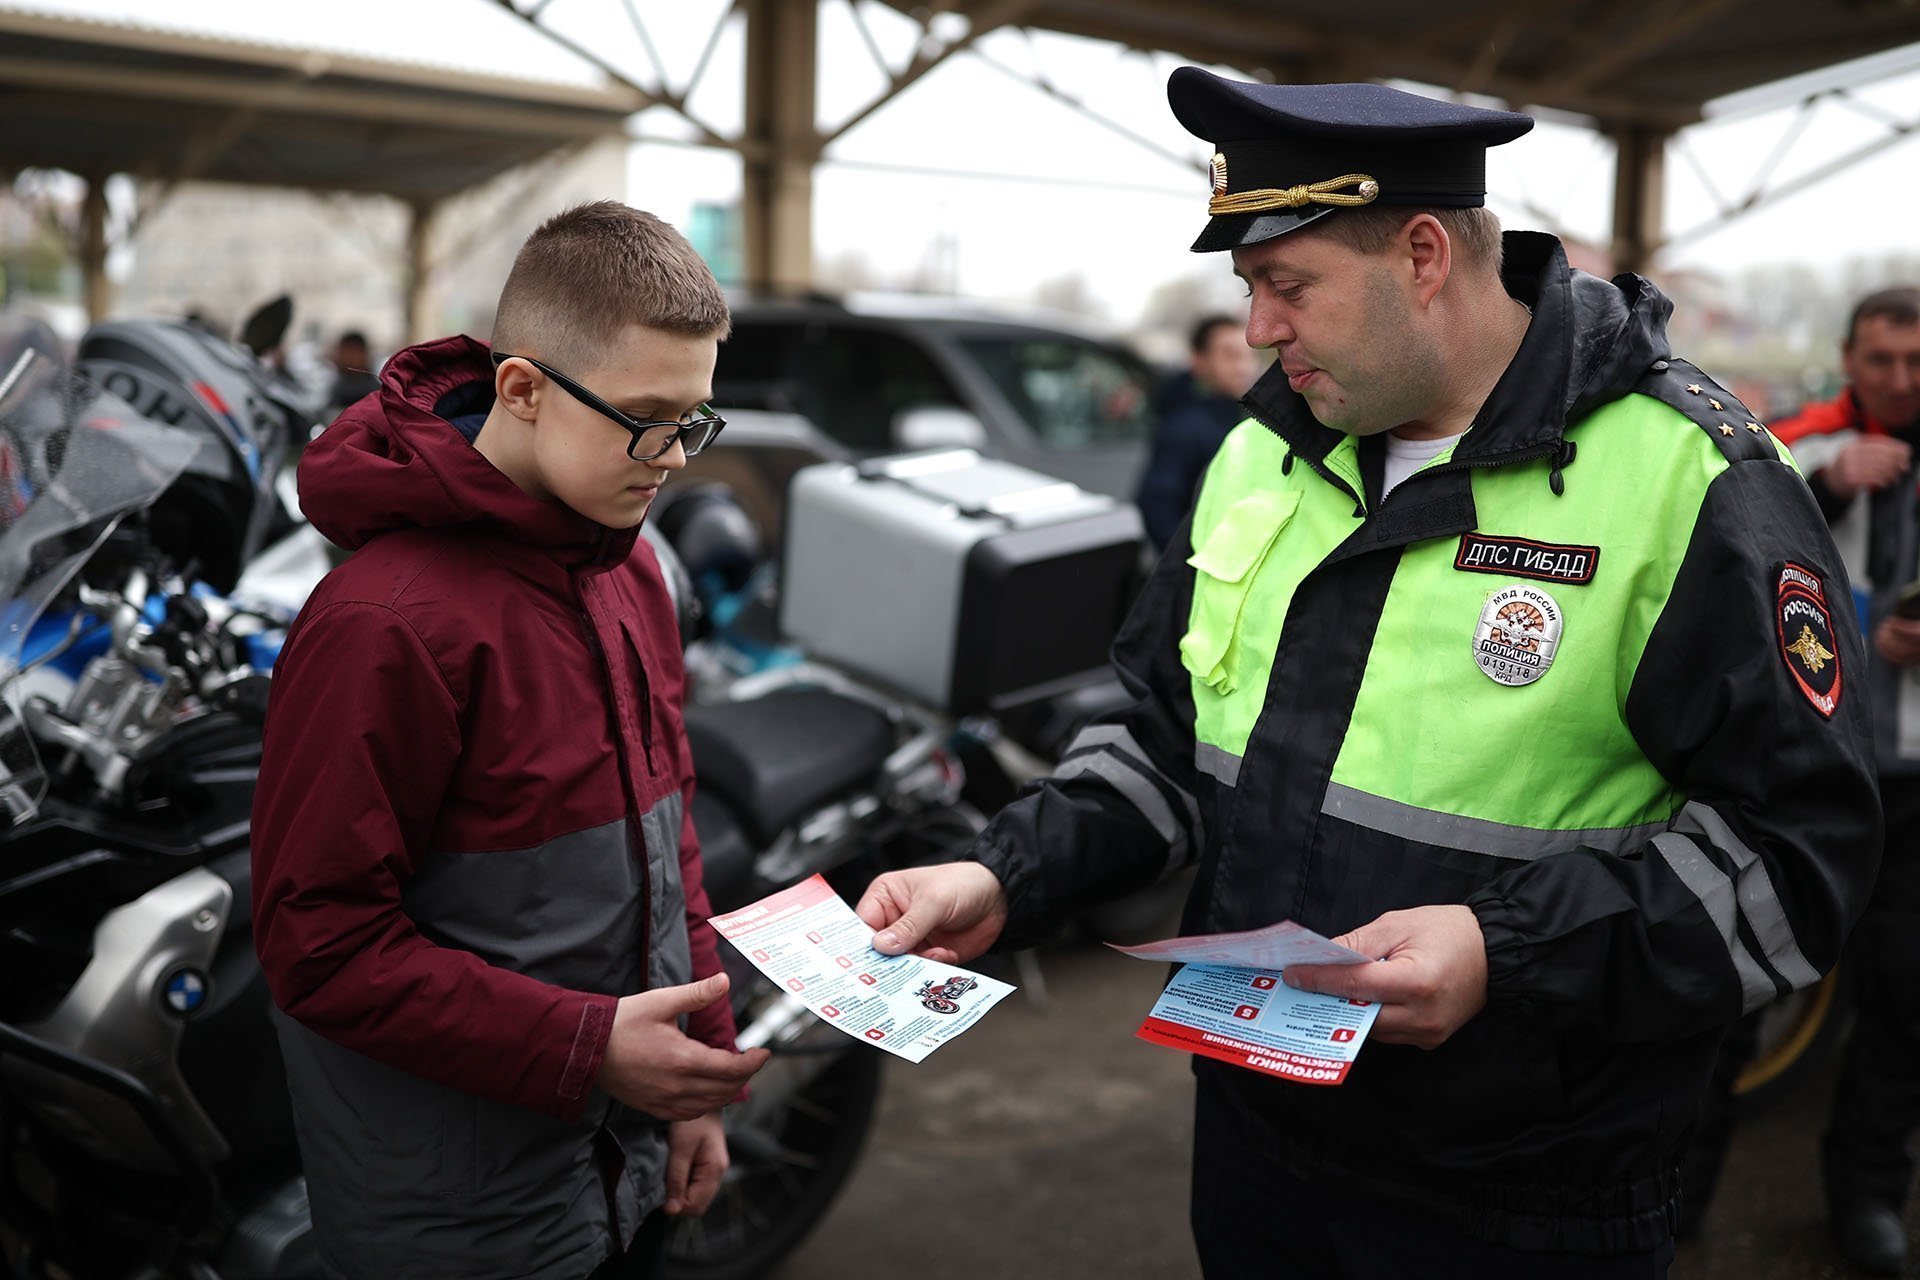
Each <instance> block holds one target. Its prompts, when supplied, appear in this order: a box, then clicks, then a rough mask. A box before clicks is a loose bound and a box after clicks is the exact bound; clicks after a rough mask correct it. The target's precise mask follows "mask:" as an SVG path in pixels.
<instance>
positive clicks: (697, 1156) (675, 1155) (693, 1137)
mask: <svg viewBox="0 0 1920 1280" xmlns="http://www.w3.org/2000/svg"><path fill="white" fill-rule="evenodd" d="M726 1171H727V1131H726V1126H725V1125H723V1124H721V1123H720V1117H719V1116H718V1115H709V1116H701V1117H700V1118H699V1119H698V1120H680V1121H676V1122H675V1123H673V1124H670V1125H668V1126H667V1202H666V1204H665V1205H663V1206H661V1207H662V1208H664V1209H665V1210H666V1211H667V1212H668V1213H669V1214H672V1215H673V1216H675V1217H681V1216H685V1217H689V1218H697V1217H699V1216H700V1215H701V1214H703V1213H705V1212H706V1211H707V1206H708V1205H710V1204H712V1203H713V1197H714V1193H715V1192H717V1191H719V1190H720V1176H721V1175H722V1174H724V1173H725V1172H726Z"/></svg>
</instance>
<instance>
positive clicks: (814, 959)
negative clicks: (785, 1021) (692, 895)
mask: <svg viewBox="0 0 1920 1280" xmlns="http://www.w3.org/2000/svg"><path fill="white" fill-rule="evenodd" d="M708 923H709V924H711V925H712V926H713V927H714V929H715V930H717V931H718V932H719V934H720V936H721V937H723V938H725V939H726V940H727V941H728V942H730V943H732V944H733V945H734V946H735V947H737V948H738V949H739V951H740V953H741V954H742V955H744V956H746V957H747V959H749V960H751V961H752V962H753V964H754V967H756V968H757V969H759V970H760V972H762V973H764V974H766V975H767V977H768V979H770V980H771V981H772V982H774V983H775V984H776V985H778V986H780V987H782V988H784V989H785V990H787V991H788V992H791V993H792V998H794V999H796V1000H798V1001H800V1002H802V1003H803V1004H805V1005H806V1007H807V1008H809V1009H811V1010H812V1011H813V1012H814V1014H815V1015H816V1016H818V1017H819V1018H821V1019H822V1020H823V1021H825V1022H826V1023H827V1024H828V1025H830V1026H834V1027H837V1028H839V1029H840V1030H841V1031H844V1032H845V1033H846V1034H848V1035H850V1036H853V1037H854V1038H856V1039H860V1040H865V1041H867V1042H868V1043H869V1044H872V1045H876V1046H878V1047H879V1048H881V1049H884V1050H886V1051H887V1052H888V1053H891V1054H893V1055H895V1056H896V1057H900V1058H905V1059H906V1060H907V1061H908V1062H920V1061H923V1060H924V1059H925V1058H926V1056H927V1055H928V1054H930V1053H932V1052H933V1051H934V1050H935V1049H938V1048H939V1047H940V1046H941V1045H943V1044H945V1043H947V1041H949V1040H951V1039H953V1038H954V1037H955V1036H958V1035H959V1034H961V1033H962V1032H963V1031H966V1030H967V1029H968V1028H969V1027H971V1026H973V1025H974V1024H975V1023H977V1022H978V1021H979V1020H980V1019H981V1018H982V1017H984V1016H985V1015H986V1012H987V1010H989V1009H991V1008H993V1006H994V1005H996V1004H998V1003H999V1002H1000V1001H1001V1000H1002V999H1004V998H1005V997H1006V996H1008V995H1010V994H1011V993H1012V992H1013V991H1014V990H1015V988H1014V987H1013V986H1011V985H1010V984H1008V983H1005V982H1001V981H999V980H997V979H994V978H989V977H987V976H986V975H985V974H979V973H973V972H971V971H969V970H966V969H962V968H960V967H958V966H957V965H950V964H935V963H934V962H933V961H931V960H927V959H924V958H922V957H920V956H885V955H881V954H880V953H879V952H878V951H875V950H874V949H873V946H872V943H871V941H870V940H871V938H872V937H873V930H872V929H871V928H869V927H868V926H867V925H866V924H865V923H864V922H863V921H862V920H861V919H860V917H859V916H857V915H855V914H854V913H853V909H852V908H851V907H849V906H848V905H847V904H846V903H845V902H843V901H842V900H841V899H840V897H839V895H837V894H835V893H834V891H833V889H832V887H831V886H830V885H828V884H827V882H826V879H825V878H824V877H823V876H819V875H815V876H813V877H812V878H810V879H807V880H803V881H801V882H800V883H799V884H796V885H793V886H792V887H790V888H787V889H782V890H781V891H780V892H778V893H775V894H772V895H770V896H768V897H765V898H762V899H760V901H758V902H755V903H753V904H751V905H749V906H745V907H742V908H740V909H739V910H738V911H731V912H728V913H726V914H724V915H717V916H714V917H713V918H712V919H711V920H709V921H708Z"/></svg>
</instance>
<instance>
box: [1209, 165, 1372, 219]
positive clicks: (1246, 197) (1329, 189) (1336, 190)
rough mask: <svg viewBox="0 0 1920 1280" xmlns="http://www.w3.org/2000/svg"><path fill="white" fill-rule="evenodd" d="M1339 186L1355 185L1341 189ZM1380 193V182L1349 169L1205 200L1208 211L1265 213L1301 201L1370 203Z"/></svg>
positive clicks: (1295, 205)
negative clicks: (1340, 173) (1316, 179)
mask: <svg viewBox="0 0 1920 1280" xmlns="http://www.w3.org/2000/svg"><path fill="white" fill-rule="evenodd" d="M1342 187H1357V188H1358V189H1357V190H1354V191H1343V190H1341V188H1342ZM1379 195H1380V184H1379V183H1377V182H1375V181H1374V180H1373V179H1372V178H1371V177H1369V176H1368V175H1367V174H1364V173H1349V174H1346V175H1344V176H1342V177H1338V178H1328V179H1327V180H1326V181H1325V182H1309V183H1306V184H1305V185H1303V186H1298V187H1264V188H1261V189H1260V190H1258V191H1236V192H1234V193H1233V194H1232V195H1226V194H1217V195H1215V196H1214V197H1213V198H1212V199H1210V200H1208V201H1207V212H1208V213H1210V214H1215V215H1218V214H1223V213H1265V212H1266V211H1267V210H1269V209H1298V208H1299V207H1300V206H1301V205H1303V204H1329V205H1338V206H1340V207H1341V208H1353V207H1354V206H1356V205H1363V204H1372V203H1373V202H1374V200H1375V199H1376V198H1378V197H1379Z"/></svg>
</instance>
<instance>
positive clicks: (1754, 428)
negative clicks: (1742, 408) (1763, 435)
mask: <svg viewBox="0 0 1920 1280" xmlns="http://www.w3.org/2000/svg"><path fill="white" fill-rule="evenodd" d="M1747 430H1749V431H1751V432H1753V433H1754V434H1755V435H1759V434H1760V424H1759V423H1757V422H1749V423H1748V424H1747Z"/></svg>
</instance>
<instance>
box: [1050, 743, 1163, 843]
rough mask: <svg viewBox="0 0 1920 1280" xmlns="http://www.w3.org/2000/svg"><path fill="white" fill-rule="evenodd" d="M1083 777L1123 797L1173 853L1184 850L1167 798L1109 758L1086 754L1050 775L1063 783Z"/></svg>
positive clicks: (1097, 753) (1065, 761) (1100, 754)
mask: <svg viewBox="0 0 1920 1280" xmlns="http://www.w3.org/2000/svg"><path fill="white" fill-rule="evenodd" d="M1083 773H1091V774H1093V775H1094V776H1095V777H1097V778H1099V779H1100V780H1101V781H1103V782H1105V783H1106V784H1107V785H1108V786H1110V787H1112V788H1113V789H1114V790H1115V791H1118V792H1119V793H1120V794H1121V795H1122V796H1124V797H1126V800H1127V802H1128V803H1129V804H1131V805H1132V806H1133V807H1134V808H1136V809H1138V810H1139V811H1140V814H1141V816H1142V817H1144V818H1145V819H1146V820H1147V821H1148V822H1149V823H1151V824H1153V829H1154V830H1155V831H1157V832H1158V833H1159V834H1160V837H1161V838H1162V839H1164V840H1165V841H1166V842H1167V844H1168V846H1169V847H1170V848H1171V849H1172V850H1173V851H1174V852H1175V853H1178V852H1179V851H1181V850H1183V849H1184V848H1185V847H1186V834H1185V832H1183V831H1182V830H1181V828H1180V820H1179V819H1178V818H1176V817H1174V815H1173V809H1172V808H1171V807H1170V806H1169V805H1168V804H1167V798H1166V797H1165V796H1163V795H1161V794H1160V789H1159V788H1158V787H1156V786H1154V785H1153V783H1151V782H1149V781H1148V780H1147V779H1146V778H1144V777H1142V776H1141V775H1140V774H1139V773H1138V772H1136V771H1135V770H1134V769H1132V768H1130V767H1129V766H1128V765H1126V764H1124V763H1122V762H1121V761H1120V760H1118V759H1116V758H1115V757H1113V756H1110V755H1106V754H1104V753H1099V752H1090V753H1088V754H1087V755H1083V756H1074V757H1072V758H1071V759H1068V760H1062V761H1061V762H1060V765H1059V767H1058V768H1056V769H1055V770H1054V771H1053V776H1054V777H1055V778H1056V779H1066V778H1074V777H1078V776H1079V775H1081V774H1083Z"/></svg>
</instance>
